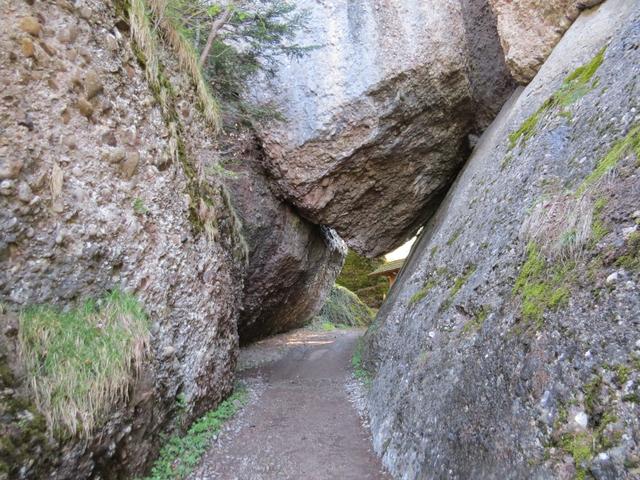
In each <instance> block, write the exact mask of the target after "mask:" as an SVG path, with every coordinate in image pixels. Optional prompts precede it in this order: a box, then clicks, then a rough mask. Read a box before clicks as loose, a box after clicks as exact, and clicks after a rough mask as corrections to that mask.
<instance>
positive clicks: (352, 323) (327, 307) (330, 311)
mask: <svg viewBox="0 0 640 480" xmlns="http://www.w3.org/2000/svg"><path fill="white" fill-rule="evenodd" d="M372 320H373V311H372V310H371V309H370V308H369V307H368V306H367V305H365V304H364V303H362V301H361V300H360V299H359V298H358V296H357V295H356V294H355V293H353V292H352V291H350V290H348V289H346V288H344V287H341V286H340V285H334V286H333V288H332V289H331V292H330V293H329V296H328V297H327V300H326V302H325V304H324V306H323V307H322V309H321V310H320V312H319V313H318V314H317V315H316V316H315V317H314V318H313V322H312V325H314V326H320V327H321V328H328V325H333V326H334V327H366V326H368V325H369V324H370V323H371V322H372Z"/></svg>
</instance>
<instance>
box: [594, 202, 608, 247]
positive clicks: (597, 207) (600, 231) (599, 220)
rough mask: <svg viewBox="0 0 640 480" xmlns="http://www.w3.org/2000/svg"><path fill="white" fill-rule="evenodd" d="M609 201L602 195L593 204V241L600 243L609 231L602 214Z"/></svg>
mask: <svg viewBox="0 0 640 480" xmlns="http://www.w3.org/2000/svg"><path fill="white" fill-rule="evenodd" d="M607 202H608V200H607V199H606V198H604V197H600V198H598V199H597V200H596V201H595V203H594V204H593V220H592V222H591V239H592V242H593V243H598V242H599V241H600V240H602V239H603V238H604V237H605V236H606V235H607V234H608V233H609V229H608V228H607V226H606V224H605V219H604V217H603V215H602V213H603V211H604V208H605V207H606V206H607Z"/></svg>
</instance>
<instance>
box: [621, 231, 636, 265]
mask: <svg viewBox="0 0 640 480" xmlns="http://www.w3.org/2000/svg"><path fill="white" fill-rule="evenodd" d="M625 251H626V253H625V254H624V255H622V256H620V257H618V258H617V259H616V266H617V267H621V268H624V269H625V270H629V271H633V272H639V271H640V232H637V231H636V232H633V233H631V235H629V237H628V238H627V240H626V241H625Z"/></svg>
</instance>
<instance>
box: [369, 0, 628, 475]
mask: <svg viewBox="0 0 640 480" xmlns="http://www.w3.org/2000/svg"><path fill="white" fill-rule="evenodd" d="M639 5H640V4H639V2H637V1H633V2H629V1H627V0H608V1H607V2H605V3H604V4H603V5H602V6H601V7H600V8H599V10H598V11H597V12H594V13H592V14H589V15H585V16H581V17H580V18H578V20H577V21H576V23H575V24H574V25H573V27H572V28H571V29H569V30H568V32H567V33H566V34H565V36H564V38H563V39H562V40H561V42H560V43H559V44H558V46H557V47H556V48H555V49H554V51H553V53H552V54H551V56H550V57H549V59H548V60H547V62H546V63H545V64H544V65H543V67H542V69H541V70H540V72H539V73H538V75H537V76H536V78H535V79H534V80H533V81H532V83H531V84H530V85H529V86H528V87H527V88H526V89H524V90H523V91H522V92H521V94H520V95H519V96H518V95H514V97H513V99H512V100H511V101H510V102H509V103H508V104H507V105H506V106H505V108H504V109H503V112H502V113H501V114H500V115H499V117H498V119H497V120H496V121H495V122H494V124H493V125H492V126H491V127H489V129H488V130H487V132H486V133H485V134H484V136H483V137H482V138H481V139H480V142H479V144H478V147H477V148H476V151H475V152H474V154H473V155H472V157H471V158H470V160H469V163H468V164H467V166H466V167H465V169H464V171H463V172H462V173H461V175H460V176H459V177H458V180H457V182H456V184H455V185H454V186H453V187H452V189H451V191H450V192H449V194H448V196H447V198H446V200H445V201H444V203H443V204H442V206H441V207H440V209H439V210H438V213H436V215H435V216H434V217H433V218H432V220H431V221H430V222H429V223H428V224H427V225H426V226H425V230H424V233H423V234H422V235H421V238H420V239H419V241H418V244H417V245H416V246H415V247H414V250H413V253H412V255H411V256H410V258H409V259H408V260H407V262H406V264H405V268H404V270H403V273H402V274H401V276H400V277H399V278H398V280H397V281H396V283H395V284H394V286H393V288H392V289H391V292H390V294H389V297H388V299H387V302H386V303H385V304H384V305H383V306H382V308H381V310H380V311H379V313H378V316H377V319H376V321H375V324H374V325H373V326H372V327H371V328H370V329H369V332H368V333H367V337H366V342H365V344H366V346H365V349H364V353H363V356H364V358H365V360H366V362H367V365H368V366H369V367H370V368H372V370H373V373H374V380H373V385H372V390H371V394H370V405H369V412H370V415H371V427H372V431H373V437H374V446H375V449H376V451H377V452H378V453H379V454H381V455H382V457H383V460H384V463H385V464H386V465H387V466H388V467H389V469H390V470H391V472H392V473H393V474H394V475H395V476H396V477H397V478H402V479H418V478H419V479H441V478H459V479H466V478H487V479H494V478H505V479H521V478H533V479H547V478H558V479H569V478H589V477H590V476H593V477H594V478H635V476H637V466H638V460H639V459H640V443H639V442H638V438H640V425H639V424H638V398H640V396H639V395H640V370H639V368H638V367H639V364H638V359H640V328H639V324H638V319H639V318H640V231H639V227H638V221H639V220H638V219H639V218H640V211H638V205H639V204H640V181H639V179H640V170H639V167H640V148H639V146H640V115H639V114H638V112H640V48H638V46H639V45H640V9H639V8H638V6H639ZM605 47H606V48H605Z"/></svg>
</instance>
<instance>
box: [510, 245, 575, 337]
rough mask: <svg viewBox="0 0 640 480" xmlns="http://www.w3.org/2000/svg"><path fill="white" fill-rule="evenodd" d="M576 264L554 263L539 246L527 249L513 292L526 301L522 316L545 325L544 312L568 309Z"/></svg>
mask: <svg viewBox="0 0 640 480" xmlns="http://www.w3.org/2000/svg"><path fill="white" fill-rule="evenodd" d="M574 268H575V264H574V263H573V262H566V263H561V262H559V263H557V264H553V265H552V264H550V263H549V262H547V261H546V259H545V258H544V257H543V255H542V253H541V252H540V249H539V248H538V246H537V245H536V244H535V243H533V242H532V243H530V244H529V245H528V247H527V258H526V260H525V263H524V265H523V266H522V268H521V269H520V274H519V275H518V278H517V279H516V283H515V286H514V288H513V293H514V294H515V295H519V296H520V297H521V298H522V307H521V314H522V316H523V318H524V319H525V320H526V321H530V322H534V323H535V324H536V326H537V327H538V328H540V327H541V326H542V320H543V315H544V312H546V311H548V310H557V309H558V308H560V307H562V306H564V305H565V304H566V303H567V302H568V300H569V295H570V291H569V288H568V286H567V285H569V281H570V277H571V274H572V272H573V270H574Z"/></svg>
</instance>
